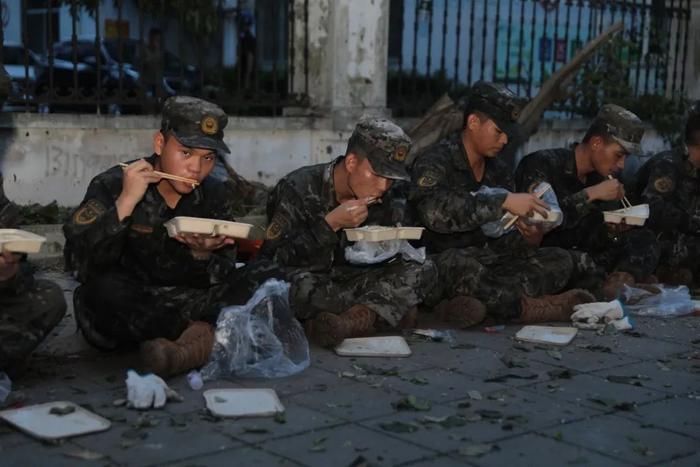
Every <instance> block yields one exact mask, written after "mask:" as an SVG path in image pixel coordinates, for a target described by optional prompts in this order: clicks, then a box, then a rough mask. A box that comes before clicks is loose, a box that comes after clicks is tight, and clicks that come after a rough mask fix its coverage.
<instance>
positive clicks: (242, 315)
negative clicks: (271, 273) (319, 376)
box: [201, 279, 311, 380]
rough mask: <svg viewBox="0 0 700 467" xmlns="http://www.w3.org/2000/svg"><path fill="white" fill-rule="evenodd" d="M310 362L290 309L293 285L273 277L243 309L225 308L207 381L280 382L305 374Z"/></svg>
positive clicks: (206, 372) (205, 375)
mask: <svg viewBox="0 0 700 467" xmlns="http://www.w3.org/2000/svg"><path fill="white" fill-rule="evenodd" d="M310 363H311V359H310V357H309V343H308V341H307V340H306V336H305V334H304V329H303V328H302V327H301V324H299V322H298V321H297V320H296V318H294V313H293V312H292V309H291V307H290V305H289V284H288V283H287V282H284V281H280V280H277V279H269V280H267V281H266V282H265V283H264V284H263V285H261V286H260V287H259V288H258V290H256V291H255V294H253V297H252V298H251V299H250V300H249V301H248V303H246V304H245V305H242V306H231V307H228V308H224V309H223V310H221V313H220V314H219V318H218V320H217V323H216V333H215V341H214V349H213V351H212V356H211V358H210V361H209V363H208V364H207V365H206V366H205V367H204V368H203V369H202V372H201V373H202V378H203V379H204V380H212V379H216V378H219V377H224V378H226V377H234V376H243V377H252V378H279V377H283V376H289V375H293V374H296V373H299V372H301V371H303V370H305V369H306V368H307V367H308V366H309V364H310Z"/></svg>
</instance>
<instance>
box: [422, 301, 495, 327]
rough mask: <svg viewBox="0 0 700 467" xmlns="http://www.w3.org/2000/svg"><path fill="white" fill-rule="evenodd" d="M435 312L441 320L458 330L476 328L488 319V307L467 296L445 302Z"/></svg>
mask: <svg viewBox="0 0 700 467" xmlns="http://www.w3.org/2000/svg"><path fill="white" fill-rule="evenodd" d="M434 311H435V314H436V315H437V317H438V318H439V319H440V320H442V321H445V322H447V323H450V324H451V325H453V326H454V327H456V328H458V329H466V328H470V327H472V326H476V325H477V324H479V323H481V322H482V321H483V320H484V318H485V317H486V306H484V304H483V303H481V301H480V300H478V299H476V298H474V297H468V296H466V295H459V296H457V297H454V298H450V299H448V300H443V301H441V302H440V303H439V304H438V305H437V306H436V307H435V310H434Z"/></svg>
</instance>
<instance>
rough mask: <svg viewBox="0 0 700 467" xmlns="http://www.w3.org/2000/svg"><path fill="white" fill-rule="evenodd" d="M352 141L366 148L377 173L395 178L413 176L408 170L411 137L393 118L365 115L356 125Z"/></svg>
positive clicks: (408, 178)
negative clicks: (368, 116)
mask: <svg viewBox="0 0 700 467" xmlns="http://www.w3.org/2000/svg"><path fill="white" fill-rule="evenodd" d="M350 141H351V142H352V143H354V144H358V145H359V146H360V147H361V148H362V149H363V150H364V152H365V154H366V155H367V158H368V159H369V163H370V164H371V165H372V170H374V172H375V173H376V174H377V175H379V176H382V177H385V178H391V179H396V180H410V179H411V177H410V176H409V175H408V171H407V170H406V156H407V155H408V151H410V150H411V138H409V137H408V135H407V134H406V133H405V132H404V131H403V130H402V129H401V127H399V126H398V125H397V124H395V123H394V122H392V121H390V120H387V119H383V118H364V119H362V120H360V122H359V123H358V124H357V126H355V131H353V133H352V136H351V137H350Z"/></svg>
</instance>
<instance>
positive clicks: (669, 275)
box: [656, 266, 693, 287]
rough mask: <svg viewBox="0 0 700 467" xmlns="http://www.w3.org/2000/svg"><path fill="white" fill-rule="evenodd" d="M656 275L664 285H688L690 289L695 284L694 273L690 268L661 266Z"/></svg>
mask: <svg viewBox="0 0 700 467" xmlns="http://www.w3.org/2000/svg"><path fill="white" fill-rule="evenodd" d="M656 274H657V276H658V277H659V280H660V281H661V283H662V284H669V285H687V286H688V287H690V286H691V285H692V284H693V273H692V272H691V271H690V269H688V268H680V267H677V268H674V267H671V266H659V267H658V269H657V270H656Z"/></svg>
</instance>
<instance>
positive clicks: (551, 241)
mask: <svg viewBox="0 0 700 467" xmlns="http://www.w3.org/2000/svg"><path fill="white" fill-rule="evenodd" d="M643 134H644V127H643V125H642V122H641V121H640V120H639V118H638V117H637V116H636V115H634V114H633V113H632V112H630V111H628V110H626V109H624V108H622V107H619V106H617V105H613V104H606V105H604V106H603V107H602V108H601V109H600V112H599V113H598V115H597V116H596V118H595V120H594V121H593V123H592V124H591V126H590V127H589V129H588V132H587V133H586V135H585V136H584V137H583V140H582V141H581V143H580V144H578V145H576V147H575V148H572V149H567V148H559V149H546V150H541V151H537V152H534V153H532V154H530V155H528V156H525V157H524V158H523V160H522V161H521V162H520V164H519V165H518V168H517V170H516V175H515V177H516V184H517V187H518V189H519V190H523V191H528V190H530V189H531V188H532V187H533V186H534V185H537V184H538V183H540V182H543V181H544V182H548V183H549V184H551V185H552V188H553V189H554V192H555V193H556V195H557V198H558V200H559V205H560V207H561V209H562V212H563V213H564V223H563V224H562V225H561V226H559V227H558V228H556V229H555V230H553V231H552V232H550V233H548V234H547V235H545V237H544V239H543V241H542V245H545V246H557V247H561V248H567V249H575V250H579V251H584V252H587V253H588V254H589V255H590V256H591V257H592V258H593V260H594V261H595V263H596V264H597V265H599V266H601V267H603V268H605V270H606V271H607V273H608V276H607V278H606V280H605V283H604V284H603V286H602V293H603V296H604V297H603V298H605V299H606V300H612V299H613V298H616V297H617V295H618V294H619V291H620V289H621V287H622V285H623V284H633V283H635V281H636V282H649V281H652V282H654V281H655V279H654V278H653V277H650V276H651V274H653V272H654V270H655V269H656V264H657V262H658V259H659V249H658V245H657V242H656V238H655V236H654V234H653V232H651V231H650V230H648V229H644V228H626V227H624V226H622V227H620V226H619V225H612V224H607V223H605V222H604V220H603V211H604V210H615V209H620V208H622V204H621V203H620V200H622V198H623V197H624V196H625V189H624V186H623V184H622V183H621V182H620V181H619V180H617V178H615V177H616V176H617V175H618V174H620V172H621V171H622V169H623V168H624V166H625V157H626V156H627V155H628V154H633V153H638V152H639V151H640V145H639V143H640V141H641V140H642V136H643Z"/></svg>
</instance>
